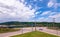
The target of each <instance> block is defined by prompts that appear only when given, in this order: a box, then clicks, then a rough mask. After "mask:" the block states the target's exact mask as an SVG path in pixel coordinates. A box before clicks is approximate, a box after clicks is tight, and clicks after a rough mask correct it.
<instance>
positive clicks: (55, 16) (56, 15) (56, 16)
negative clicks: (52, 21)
mask: <svg viewBox="0 0 60 37" xmlns="http://www.w3.org/2000/svg"><path fill="white" fill-rule="evenodd" d="M49 17H51V18H59V17H60V13H59V14H55V15H53V16H49Z"/></svg>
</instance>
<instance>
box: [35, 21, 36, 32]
mask: <svg viewBox="0 0 60 37" xmlns="http://www.w3.org/2000/svg"><path fill="white" fill-rule="evenodd" d="M35 31H36V21H35Z"/></svg>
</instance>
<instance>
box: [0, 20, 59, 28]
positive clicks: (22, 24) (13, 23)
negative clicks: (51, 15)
mask: <svg viewBox="0 0 60 37" xmlns="http://www.w3.org/2000/svg"><path fill="white" fill-rule="evenodd" d="M35 24H36V26H44V27H46V26H47V27H53V26H54V27H59V28H60V23H54V22H19V21H11V22H4V23H0V25H8V26H10V25H16V26H23V27H31V26H35Z"/></svg>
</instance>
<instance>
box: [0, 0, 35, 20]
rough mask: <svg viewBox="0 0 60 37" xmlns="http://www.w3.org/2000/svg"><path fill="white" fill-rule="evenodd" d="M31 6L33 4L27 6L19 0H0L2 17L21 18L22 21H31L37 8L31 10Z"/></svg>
mask: <svg viewBox="0 0 60 37" xmlns="http://www.w3.org/2000/svg"><path fill="white" fill-rule="evenodd" d="M22 1H23V0H22ZM2 6H3V7H2ZM6 6H7V7H9V8H6ZM11 8H12V9H11ZM30 8H31V6H30V7H26V6H25V5H24V4H23V3H21V2H19V1H18V0H0V18H21V19H20V20H22V21H29V20H30V18H32V17H33V16H35V14H34V11H35V9H31V10H30Z"/></svg>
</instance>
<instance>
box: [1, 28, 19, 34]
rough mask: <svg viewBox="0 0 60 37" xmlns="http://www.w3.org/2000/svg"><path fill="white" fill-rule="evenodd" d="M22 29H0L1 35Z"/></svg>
mask: <svg viewBox="0 0 60 37" xmlns="http://www.w3.org/2000/svg"><path fill="white" fill-rule="evenodd" d="M18 30H20V29H14V28H0V33H6V32H14V31H18Z"/></svg>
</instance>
